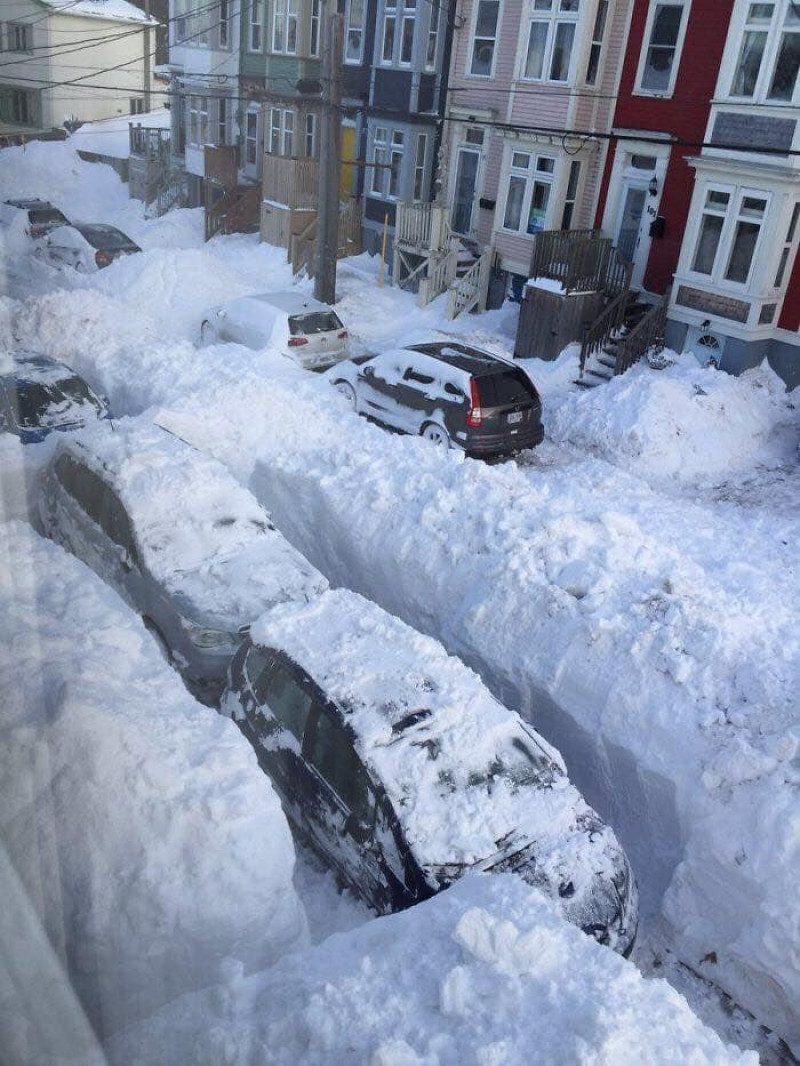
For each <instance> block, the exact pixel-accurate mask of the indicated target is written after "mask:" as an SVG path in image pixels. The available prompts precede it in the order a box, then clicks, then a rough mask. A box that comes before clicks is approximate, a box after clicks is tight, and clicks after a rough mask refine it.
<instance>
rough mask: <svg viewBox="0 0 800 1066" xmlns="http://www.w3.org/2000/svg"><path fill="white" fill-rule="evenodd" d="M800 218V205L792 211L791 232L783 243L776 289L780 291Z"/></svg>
mask: <svg viewBox="0 0 800 1066" xmlns="http://www.w3.org/2000/svg"><path fill="white" fill-rule="evenodd" d="M799 216H800V203H798V204H795V205H794V209H793V211H792V218H791V221H790V223H789V232H788V233H787V234H786V240H785V241H784V242H783V248H782V249H781V257H780V260H779V262H778V273H777V274H776V275H775V288H776V289H779V288H780V287H781V285H782V284H783V277H784V274H785V273H786V264H787V263H788V262H789V253H790V251H791V250H792V244H793V243H794V235H795V233H796V232H797V219H798V217H799Z"/></svg>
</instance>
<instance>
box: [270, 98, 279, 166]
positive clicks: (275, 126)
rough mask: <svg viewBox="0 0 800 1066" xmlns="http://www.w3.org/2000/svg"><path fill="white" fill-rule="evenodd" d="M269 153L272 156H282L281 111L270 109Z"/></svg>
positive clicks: (276, 108)
mask: <svg viewBox="0 0 800 1066" xmlns="http://www.w3.org/2000/svg"><path fill="white" fill-rule="evenodd" d="M269 151H270V155H280V154H281V109H280V108H279V107H272V108H270V112H269Z"/></svg>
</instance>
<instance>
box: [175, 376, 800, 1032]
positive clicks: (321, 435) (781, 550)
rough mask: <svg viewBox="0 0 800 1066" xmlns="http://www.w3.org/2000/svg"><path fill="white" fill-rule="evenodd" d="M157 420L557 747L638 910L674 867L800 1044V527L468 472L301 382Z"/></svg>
mask: <svg viewBox="0 0 800 1066" xmlns="http://www.w3.org/2000/svg"><path fill="white" fill-rule="evenodd" d="M738 387H740V388H742V389H749V386H748V385H747V383H746V382H745V383H744V384H742V383H739V386H738ZM330 391H331V393H333V390H330ZM599 391H600V390H598V392H599ZM606 395H607V396H609V397H612V394H611V393H610V392H608V393H606ZM263 410H269V412H270V417H269V419H268V420H264V419H262V418H260V417H259V416H258V412H259V411H263ZM159 420H160V421H162V422H164V424H167V425H169V426H170V427H171V428H173V429H174V430H176V431H177V432H179V433H180V434H181V435H182V436H184V437H185V438H187V439H189V440H192V441H194V442H195V443H197V444H198V445H199V446H202V447H205V448H207V449H209V450H210V451H212V452H213V453H214V454H216V455H217V457H219V458H221V459H223V461H225V462H227V463H228V465H229V466H230V467H231V468H232V469H233V470H234V471H235V472H237V473H238V475H239V476H240V477H241V478H242V479H243V480H245V481H248V480H249V483H250V487H251V488H252V489H253V490H254V492H255V494H256V495H257V496H258V497H259V499H261V501H262V502H263V503H264V504H265V506H266V507H267V508H268V509H269V510H270V512H271V513H272V515H273V517H274V519H275V522H276V524H277V526H278V528H279V529H281V530H282V532H284V533H285V534H286V535H287V536H289V538H290V539H291V540H292V541H293V542H294V543H295V544H296V546H297V547H299V548H300V550H301V551H302V552H303V554H304V555H306V556H307V557H308V558H309V559H310V560H311V561H312V562H313V563H314V564H315V565H317V566H318V567H319V569H321V570H322V571H323V573H325V574H326V576H327V577H328V578H329V579H330V580H331V581H333V582H334V583H335V584H342V585H347V586H348V587H350V588H353V589H355V590H356V591H358V592H361V593H362V594H364V595H366V596H367V597H369V598H370V599H373V600H375V601H376V602H378V603H380V604H381V606H383V607H384V608H386V609H387V610H389V611H391V612H392V613H394V614H397V615H398V616H400V617H401V618H403V619H404V620H405V621H406V622H408V623H409V624H410V625H412V626H414V627H415V628H417V629H419V630H421V631H423V632H426V633H429V634H431V635H433V636H436V637H437V638H438V639H439V640H442V641H443V642H444V644H445V646H446V647H447V648H448V650H449V651H450V652H455V653H457V654H459V655H461V657H462V658H464V659H465V660H466V661H467V662H468V663H469V664H470V665H471V666H473V667H474V668H476V669H477V670H478V672H479V673H480V674H481V675H482V677H483V679H484V680H485V681H486V682H487V683H488V684H489V687H490V688H491V689H492V690H493V691H494V693H495V695H497V696H498V698H499V699H500V700H501V701H502V702H503V703H505V704H507V705H508V706H512V707H516V708H517V709H519V710H520V711H521V712H522V714H523V716H525V717H527V718H528V719H529V720H530V721H531V723H532V724H533V725H534V727H535V728H537V729H538V731H539V732H541V733H542V734H543V735H544V736H546V737H547V739H548V740H549V741H551V742H552V743H553V744H555V746H556V747H557V748H558V749H559V750H560V751H561V752H562V754H563V755H564V757H565V759H566V762H567V766H568V770H569V773H570V777H571V779H572V780H573V781H574V782H575V784H576V785H577V786H578V787H579V788H580V789H581V791H582V792H583V794H584V795H585V796H586V798H587V800H588V801H589V802H590V803H591V805H592V806H593V807H595V808H596V809H597V810H598V811H599V813H600V814H601V815H602V816H603V817H604V818H605V820H606V821H608V822H609V823H610V824H611V825H612V826H614V828H615V830H616V831H617V834H618V836H619V837H620V839H621V841H622V844H623V846H624V847H625V849H626V851H627V852H628V855H629V856H630V858H631V860H632V862H633V866H634V871H635V873H636V875H637V878H638V879H639V883H640V888H641V890H642V897H643V905H644V910H645V912H647V910H648V908H649V909H651V910H653V911H655V910H657V909H661V906H662V898H663V896H664V893H665V891H666V890H667V888H668V886H669V885H670V882H671V881H672V879H673V876H674V875H675V873H676V869H678V868H680V870H679V876H678V878H677V879H676V880H675V882H674V884H673V887H672V889H671V891H670V893H669V895H668V900H667V910H668V914H669V916H670V917H671V919H672V921H673V924H674V926H675V937H676V950H677V951H678V952H679V953H681V955H682V957H683V958H685V959H686V960H687V961H691V962H692V964H693V965H694V966H698V965H699V968H700V969H701V970H702V971H703V972H704V973H706V974H707V975H708V976H709V977H711V978H713V979H714V980H715V981H717V982H719V983H721V984H722V985H723V987H725V988H726V989H727V990H728V991H730V992H732V993H733V994H734V995H735V996H736V997H738V998H739V1000H740V1002H742V1003H743V1005H745V1006H746V1007H748V1008H749V1009H750V1010H752V1011H753V1012H754V1013H756V1015H757V1016H758V1017H759V1018H760V1019H762V1020H763V1021H765V1022H767V1023H770V1024H771V1025H772V1026H774V1027H775V1028H776V1029H777V1031H778V1032H779V1033H781V1035H783V1036H784V1037H786V1038H788V1039H790V1040H792V1041H794V1042H795V1043H796V1044H800V1014H798V1010H797V1004H798V1003H800V896H798V894H797V892H796V890H795V888H796V886H795V884H794V881H795V871H796V870H797V868H798V865H800V834H798V833H797V829H796V826H797V820H798V819H800V793H798V789H797V784H798V781H799V780H800V778H799V776H798V770H797V766H796V761H795V760H796V759H797V752H798V739H799V734H800V721H799V720H798V710H797V701H796V692H797V688H798V685H799V684H800V669H799V666H800V637H799V636H798V634H799V633H800V608H798V606H797V605H798V604H800V573H798V571H797V568H796V559H795V555H796V551H795V545H796V543H797V532H798V531H797V521H796V518H795V517H794V515H791V514H790V515H781V514H773V515H772V516H771V520H770V526H769V529H768V530H766V529H764V528H762V525H761V522H760V519H759V514H758V512H754V513H753V515H752V517H751V515H750V512H747V511H744V510H740V509H736V508H721V507H715V506H714V505H713V504H709V505H708V506H702V505H700V504H698V503H694V502H692V503H690V502H688V501H686V500H681V499H675V498H672V497H669V496H662V495H659V494H658V493H656V492H654V491H653V490H652V489H651V488H649V487H648V486H646V485H643V484H642V482H641V481H637V480H636V479H634V478H633V477H631V476H630V475H629V474H627V473H625V472H624V471H622V470H619V469H616V468H614V467H613V466H610V465H609V464H607V463H605V462H603V461H601V460H598V459H596V458H592V457H585V458H583V457H581V458H578V459H577V460H576V459H574V458H573V460H572V461H571V462H570V463H568V464H561V465H555V466H553V467H552V468H548V467H546V466H544V467H537V466H535V465H534V466H527V467H521V466H517V465H516V464H514V463H507V464H504V465H503V466H495V467H487V466H485V465H483V464H480V463H476V462H471V461H464V459H463V457H461V456H459V455H457V454H455V453H452V452H451V453H441V452H439V451H437V450H436V449H434V448H431V447H429V446H427V445H426V444H425V442H423V441H421V440H418V439H414V438H408V437H398V436H396V435H392V434H388V433H385V432H383V431H381V430H380V429H378V428H376V427H374V426H372V425H370V424H369V423H367V422H365V421H364V420H359V419H358V418H357V417H356V416H354V415H353V414H352V412H350V411H349V410H348V409H347V407H346V403H345V401H344V400H343V399H341V398H340V397H338V396H337V395H335V394H333V395H328V394H326V391H325V382H324V381H317V380H313V379H308V380H303V378H302V375H300V374H296V375H295V376H294V377H293V378H291V379H290V377H289V375H288V373H287V375H286V376H285V377H284V378H282V379H281V380H280V381H278V380H275V381H273V382H272V383H266V382H254V381H252V380H251V381H248V382H246V383H242V384H240V385H238V386H235V387H217V388H215V389H214V390H213V391H209V393H208V394H206V395H201V394H198V396H197V397H195V398H194V399H193V400H187V401H186V402H185V403H184V404H183V405H180V406H179V407H178V408H177V409H174V410H172V411H170V412H169V413H167V412H162V413H161V414H160V415H159ZM256 457H257V458H256ZM534 461H535V457H534ZM745 807H746V809H747V811H748V812H749V813H748V816H747V818H743V817H742V810H743V809H744V808H745ZM734 916H735V917H734ZM706 956H709V958H710V959H716V960H717V961H716V962H708V963H702V964H701V963H700V960H703V959H705V958H706Z"/></svg>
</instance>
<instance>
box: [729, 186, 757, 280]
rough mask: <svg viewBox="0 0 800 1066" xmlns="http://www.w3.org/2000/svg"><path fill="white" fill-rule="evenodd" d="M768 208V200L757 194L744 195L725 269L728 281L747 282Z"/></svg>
mask: <svg viewBox="0 0 800 1066" xmlns="http://www.w3.org/2000/svg"><path fill="white" fill-rule="evenodd" d="M766 210H767V201H766V200H764V199H762V198H760V197H757V196H744V195H743V196H742V198H741V202H740V204H739V213H738V216H737V218H736V224H735V229H734V233H733V242H732V244H731V250H730V255H729V257H728V266H727V269H726V270H725V280H726V281H735V282H737V283H738V284H739V285H746V284H747V279H748V278H749V276H750V269H751V267H752V265H753V259H754V257H755V251H756V244H757V242H758V235H759V233H760V232H761V223H762V222H763V220H764V213H765V211H766Z"/></svg>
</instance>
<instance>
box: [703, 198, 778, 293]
mask: <svg viewBox="0 0 800 1066" xmlns="http://www.w3.org/2000/svg"><path fill="white" fill-rule="evenodd" d="M698 191H699V192H700V193H701V194H702V204H703V206H702V207H701V208H700V210H699V212H698V219H697V221H696V222H695V224H694V226H693V228H692V231H691V240H690V241H687V242H686V247H687V248H688V249H689V250H690V251H689V254H688V255H687V260H686V266H685V272H686V275H687V276H688V277H690V278H692V279H693V280H695V281H696V282H698V283H699V284H702V285H706V286H709V285H710V286H712V287H713V288H718V289H722V290H727V291H730V292H736V293H744V292H747V291H748V290H749V287H750V285H751V283H752V281H753V273H754V270H755V267H756V264H757V262H758V257H759V254H760V252H761V248H762V245H763V241H764V231H765V230H766V229H767V228H768V227H767V224H768V221H769V212H770V208H771V206H772V200H773V193H772V192H771V191H770V190H769V189H753V188H750V187H749V186H745V185H731V184H729V183H726V182H724V181H723V182H719V181H708V182H704V183H703V185H702V187H701V189H700V190H698ZM711 192H718V193H727V195H728V203H727V205H726V210H725V217H724V220H723V224H722V229H721V230H720V236H719V240H718V242H717V247H716V251H715V253H714V260H713V263H712V265H711V272H710V273H708V274H704V273H701V272H700V271H698V270H695V269H694V264H695V261H696V259H697V250H698V245H699V241H700V236H701V232H702V225H703V219H704V217H705V216H706V214H715V212H709V211H708V210H707V208H706V204H707V200H708V194H709V193H711ZM746 198H747V199H755V200H763V201H764V210H763V213H762V215H761V217H760V218H759V219H757V220H755V219H753V218H752V217H749V216H746V215H744V214H743V211H742V208H743V204H744V200H745V199H746ZM716 214H717V217H719V213H716ZM754 221H757V222H758V233H757V235H756V239H755V243H754V246H753V255H752V258H751V260H750V265H749V267H748V271H747V277H746V278H745V279H744V281H736V280H735V279H732V278H728V277H727V274H728V271H729V270H730V265H731V259H732V255H733V249H734V244H735V241H736V234H737V231H738V227H739V223H741V222H754ZM781 247H782V246H781ZM773 277H774V274H773ZM770 280H771V279H770ZM770 288H773V286H771V285H770Z"/></svg>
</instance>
